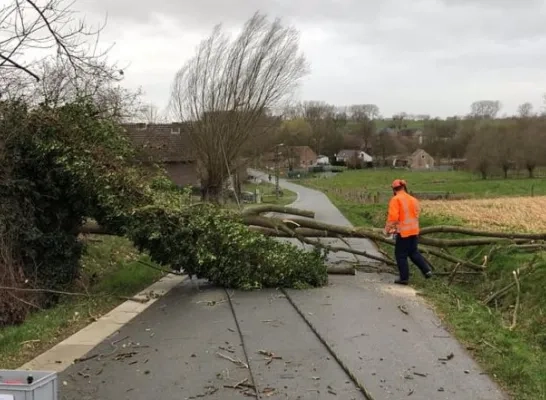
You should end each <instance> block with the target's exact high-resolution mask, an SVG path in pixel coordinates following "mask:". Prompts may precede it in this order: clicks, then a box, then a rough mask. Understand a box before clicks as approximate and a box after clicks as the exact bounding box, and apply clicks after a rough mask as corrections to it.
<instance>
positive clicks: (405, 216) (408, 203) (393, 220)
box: [385, 190, 420, 238]
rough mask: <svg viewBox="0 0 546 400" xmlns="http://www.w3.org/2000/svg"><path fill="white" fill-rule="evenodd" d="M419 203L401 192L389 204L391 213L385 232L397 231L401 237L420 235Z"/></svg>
mask: <svg viewBox="0 0 546 400" xmlns="http://www.w3.org/2000/svg"><path fill="white" fill-rule="evenodd" d="M419 210H420V208H419V201H418V200H417V199H416V198H415V197H413V196H411V195H409V194H408V193H406V192H404V191H403V190H401V191H399V192H398V193H397V194H396V196H394V197H393V198H392V199H391V200H390V202H389V213H388V216H387V224H386V226H385V230H386V231H387V232H392V231H396V232H397V233H398V234H399V235H400V236H401V237H403V238H405V237H408V236H413V235H419Z"/></svg>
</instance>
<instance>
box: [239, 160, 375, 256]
mask: <svg viewBox="0 0 546 400" xmlns="http://www.w3.org/2000/svg"><path fill="white" fill-rule="evenodd" d="M249 174H250V175H252V176H254V177H256V178H260V179H262V180H264V181H267V180H268V176H267V174H266V173H264V172H261V171H257V170H254V169H249ZM279 185H280V186H281V187H282V188H285V189H288V190H291V191H293V192H296V193H298V198H297V200H296V201H295V202H294V203H292V204H291V205H290V206H291V207H295V208H300V209H303V210H312V211H314V212H315V219H316V220H317V221H321V222H326V223H329V224H334V225H341V226H353V225H352V224H351V223H350V222H349V220H348V219H347V218H345V216H344V215H343V214H342V213H341V211H339V210H338V209H337V208H336V207H335V206H334V205H333V204H332V202H331V201H330V200H329V199H328V197H327V196H326V195H325V194H324V193H322V192H319V191H318V190H314V189H309V188H306V187H304V186H300V185H297V184H294V183H292V182H289V181H287V180H285V179H280V180H279ZM285 240H286V241H288V242H291V243H294V244H296V245H298V246H301V244H300V243H299V242H298V240H296V239H285ZM321 241H322V242H323V243H325V244H329V245H333V246H336V247H347V246H348V245H349V246H351V247H352V248H353V249H356V250H360V251H365V252H367V253H369V254H372V255H374V256H377V257H381V253H380V252H379V251H378V250H377V247H376V246H375V245H374V244H373V243H372V242H371V241H370V240H368V239H355V238H351V239H347V240H345V241H341V240H339V239H333V238H323V239H321ZM304 247H306V248H310V246H304ZM328 260H329V262H330V263H332V264H343V263H354V262H355V261H356V260H358V262H359V263H364V264H374V263H376V261H374V260H372V259H369V258H367V257H362V256H355V255H352V254H349V253H333V254H330V255H329V257H328Z"/></svg>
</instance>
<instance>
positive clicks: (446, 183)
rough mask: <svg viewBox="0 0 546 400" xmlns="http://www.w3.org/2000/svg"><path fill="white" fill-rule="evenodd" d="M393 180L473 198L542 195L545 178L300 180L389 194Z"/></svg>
mask: <svg viewBox="0 0 546 400" xmlns="http://www.w3.org/2000/svg"><path fill="white" fill-rule="evenodd" d="M394 179H405V180H406V181H407V183H408V188H409V190H411V191H415V192H427V193H429V192H432V193H434V192H438V193H452V194H456V195H465V196H468V197H475V198H487V197H499V196H532V195H546V179H527V178H523V177H518V178H511V179H502V178H496V179H487V180H483V179H481V178H479V177H478V176H477V175H474V174H471V173H468V172H462V171H440V172H436V171H430V172H428V171H426V172H425V171H423V172H412V171H408V170H393V169H377V170H348V171H345V172H343V173H340V174H338V175H336V176H335V177H332V178H311V179H306V180H302V181H300V182H301V183H302V184H304V185H306V186H309V187H313V188H316V189H318V190H322V191H324V192H326V193H329V192H335V193H337V195H338V196H339V195H343V194H346V195H350V194H354V193H355V192H368V193H370V192H381V193H386V194H389V193H390V184H391V182H392V181H393V180H394Z"/></svg>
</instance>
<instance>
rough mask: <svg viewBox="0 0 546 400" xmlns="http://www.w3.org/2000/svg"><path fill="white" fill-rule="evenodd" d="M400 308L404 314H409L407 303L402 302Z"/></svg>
mask: <svg viewBox="0 0 546 400" xmlns="http://www.w3.org/2000/svg"><path fill="white" fill-rule="evenodd" d="M398 309H399V310H400V311H402V312H403V313H404V314H406V315H409V311H408V309H407V307H406V306H405V305H403V304H400V305H399V306H398Z"/></svg>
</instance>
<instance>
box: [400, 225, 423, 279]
mask: <svg viewBox="0 0 546 400" xmlns="http://www.w3.org/2000/svg"><path fill="white" fill-rule="evenodd" d="M417 243H418V236H417V235H414V236H408V237H405V238H403V237H401V236H400V235H396V242H395V245H394V256H395V257H396V264H397V265H398V271H400V280H402V281H407V280H409V265H408V257H409V258H410V259H411V261H413V263H414V264H415V265H417V267H418V268H419V269H420V270H421V272H422V273H423V275H425V274H426V273H427V272H429V271H430V270H431V269H430V267H429V265H428V263H427V262H426V260H425V259H424V258H423V256H422V255H421V253H419V250H418V249H417Z"/></svg>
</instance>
